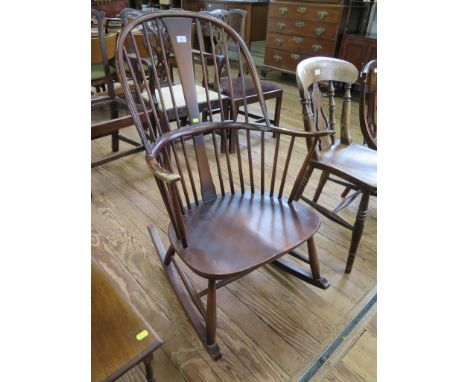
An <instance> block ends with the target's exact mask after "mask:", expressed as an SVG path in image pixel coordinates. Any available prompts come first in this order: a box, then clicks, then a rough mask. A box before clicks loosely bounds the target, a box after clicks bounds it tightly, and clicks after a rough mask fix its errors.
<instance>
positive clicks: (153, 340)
mask: <svg viewBox="0 0 468 382" xmlns="http://www.w3.org/2000/svg"><path fill="white" fill-rule="evenodd" d="M91 280H92V285H91V336H92V339H91V365H92V381H93V382H98V381H99V382H101V381H113V380H114V379H116V378H118V377H119V376H121V375H122V374H124V373H125V372H126V371H128V370H129V369H131V368H132V367H133V366H135V365H136V364H137V363H139V362H140V361H141V360H142V359H143V358H145V357H146V356H147V355H148V354H150V353H152V352H153V351H154V350H156V349H157V348H158V347H160V346H161V345H162V344H163V341H162V340H161V338H159V336H158V335H157V334H156V332H155V331H154V330H153V329H152V328H151V327H150V326H149V325H148V323H146V321H145V320H144V318H143V317H142V316H141V315H140V313H139V312H138V311H137V310H136V308H135V307H134V306H133V305H132V304H131V303H130V302H129V301H128V300H127V299H126V298H125V296H124V295H123V293H122V292H121V291H120V290H119V289H118V287H117V286H116V285H114V284H113V282H112V281H111V280H110V279H109V277H108V276H107V275H106V274H105V272H104V270H103V269H102V268H101V266H100V265H99V264H98V263H97V262H96V261H95V260H92V263H91Z"/></svg>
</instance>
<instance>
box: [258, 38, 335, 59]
mask: <svg viewBox="0 0 468 382" xmlns="http://www.w3.org/2000/svg"><path fill="white" fill-rule="evenodd" d="M266 46H267V47H269V48H274V49H282V50H283V49H284V50H287V51H290V52H301V53H305V54H310V55H320V56H333V54H334V53H335V41H332V40H319V39H315V38H310V37H302V36H301V35H296V36H291V35H285V34H280V33H268V37H267V42H266Z"/></svg>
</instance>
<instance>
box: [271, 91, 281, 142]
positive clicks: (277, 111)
mask: <svg viewBox="0 0 468 382" xmlns="http://www.w3.org/2000/svg"><path fill="white" fill-rule="evenodd" d="M282 102H283V93H282V92H281V94H280V95H279V96H278V97H277V98H276V104H275V119H274V121H273V123H274V125H275V126H276V127H279V122H280V116H281V104H282ZM273 138H276V134H275V133H273Z"/></svg>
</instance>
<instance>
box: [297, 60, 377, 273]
mask: <svg viewBox="0 0 468 382" xmlns="http://www.w3.org/2000/svg"><path fill="white" fill-rule="evenodd" d="M296 78H297V84H298V87H299V94H300V97H301V104H302V110H303V116H304V129H305V130H306V131H331V132H333V134H331V135H330V136H325V137H321V138H320V139H321V142H320V143H321V144H320V145H319V146H316V149H315V154H314V155H313V156H312V160H311V162H310V165H309V168H308V169H307V171H306V172H305V176H304V179H303V182H302V185H301V191H303V190H304V188H305V187H306V186H307V183H308V181H309V177H310V175H311V174H312V172H313V171H314V169H318V170H322V174H321V176H320V180H319V183H318V185H317V188H316V190H315V194H314V198H313V199H312V200H310V199H308V198H306V197H304V196H302V199H303V200H304V201H305V202H306V203H308V204H310V205H311V206H312V207H314V208H315V209H317V210H318V211H320V212H321V213H322V214H323V215H325V216H326V217H327V218H329V219H331V220H333V221H334V222H336V223H338V224H340V225H342V226H344V227H347V228H349V229H350V230H352V237H351V244H350V247H349V254H348V259H347V261H346V270H345V272H346V273H350V272H351V270H352V268H353V264H354V259H355V258H356V253H357V249H358V247H359V243H360V241H361V237H362V233H363V230H364V223H365V220H366V217H367V209H368V206H369V198H370V196H371V195H372V196H376V195H377V152H376V151H375V150H372V149H370V148H368V147H365V146H363V145H357V144H354V143H353V142H352V137H351V133H350V125H351V85H352V84H353V83H354V82H355V81H356V80H357V78H358V71H357V69H356V67H355V66H354V65H353V64H351V63H349V62H347V61H344V60H339V59H335V58H331V57H312V58H308V59H306V60H304V61H302V62H301V63H299V65H298V67H297V75H296ZM323 82H328V89H327V94H326V96H327V98H328V100H329V105H328V110H326V109H325V108H323V106H322V98H323V97H322V93H321V91H320V87H319V83H322V85H323ZM335 82H340V83H342V84H343V87H344V97H343V98H344V100H343V107H342V112H341V121H340V131H339V133H340V138H339V139H335V129H336V116H335V110H336V104H335V85H334V83H335ZM327 114H328V118H327V117H326V115H327ZM310 145H311V144H309V147H310ZM330 175H332V176H330ZM329 180H330V181H333V182H335V183H339V184H342V185H344V186H346V189H345V191H344V192H343V193H342V197H343V198H345V197H346V195H347V193H348V191H349V190H350V189H352V190H355V192H354V193H352V194H351V195H350V196H348V197H346V198H345V199H343V200H342V201H341V202H340V203H339V204H338V206H336V207H335V208H334V209H330V208H327V207H325V206H323V205H321V204H319V203H318V200H319V198H320V195H321V193H322V191H323V188H324V186H325V184H326V183H327V181H329ZM301 191H300V192H299V194H300V193H301ZM359 195H361V199H360V204H359V210H358V213H357V215H356V220H355V222H354V225H351V224H350V223H348V222H346V221H345V220H343V219H342V218H341V217H340V216H339V215H338V212H340V211H341V210H343V209H344V208H346V207H347V206H348V205H349V204H350V203H352V201H353V200H354V199H356V198H357V197H358V196H359Z"/></svg>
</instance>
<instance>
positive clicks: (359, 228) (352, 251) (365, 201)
mask: <svg viewBox="0 0 468 382" xmlns="http://www.w3.org/2000/svg"><path fill="white" fill-rule="evenodd" d="M368 206H369V192H368V191H363V193H362V198H361V202H360V203H359V210H358V213H357V216H356V222H355V223H354V227H353V235H352V237H351V246H350V248H349V255H348V260H347V261H346V270H345V273H348V274H349V273H351V270H352V269H353V263H354V258H355V257H356V252H357V249H358V247H359V242H360V241H361V237H362V232H363V231H364V222H365V221H366V217H367V208H368Z"/></svg>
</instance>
